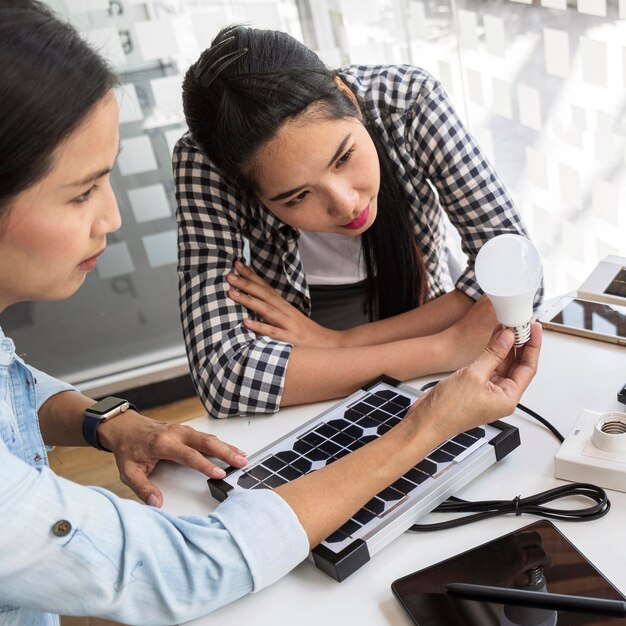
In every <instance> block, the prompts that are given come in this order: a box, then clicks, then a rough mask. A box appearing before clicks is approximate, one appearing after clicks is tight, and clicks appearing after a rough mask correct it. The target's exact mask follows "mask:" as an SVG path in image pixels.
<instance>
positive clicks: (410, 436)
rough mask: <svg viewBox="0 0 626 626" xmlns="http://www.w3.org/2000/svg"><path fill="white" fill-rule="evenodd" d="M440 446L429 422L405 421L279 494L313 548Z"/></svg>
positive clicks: (288, 485) (289, 484) (292, 483)
mask: <svg viewBox="0 0 626 626" xmlns="http://www.w3.org/2000/svg"><path fill="white" fill-rule="evenodd" d="M420 417H423V416H421V415H420ZM439 443H440V440H439V439H438V434H437V433H435V432H434V430H433V429H431V428H429V427H428V424H427V423H426V420H421V419H420V420H413V419H405V420H404V421H402V422H401V423H400V424H398V426H396V427H395V428H393V429H392V430H391V431H389V432H388V433H387V434H385V435H383V436H382V437H380V438H379V439H377V440H375V441H373V442H372V443H370V444H368V445H366V446H364V447H363V448H360V449H359V450H357V451H356V452H353V453H352V454H349V455H347V456H344V457H342V458H341V459H339V460H337V461H335V462H334V463H332V464H331V465H328V466H326V467H324V468H322V469H320V470H318V471H316V472H313V473H311V474H307V475H306V476H303V477H302V478H299V479H297V480H295V481H292V482H290V483H287V484H285V485H282V486H280V487H278V488H277V489H276V492H277V493H278V494H279V495H280V496H281V497H282V498H283V499H284V500H285V501H286V502H287V504H289V506H290V507H291V508H292V509H293V511H294V512H295V513H296V515H297V516H298V519H299V520H300V523H301V524H302V526H303V528H304V530H305V532H306V533H307V536H308V537H309V542H310V545H311V547H313V546H315V545H317V544H318V543H319V542H320V541H322V540H323V539H324V538H325V537H327V536H328V535H330V534H331V533H332V532H333V531H334V530H335V529H336V528H338V527H339V526H341V525H342V524H343V523H344V522H345V521H347V520H348V519H349V518H350V517H351V516H352V515H353V514H354V513H355V512H356V511H358V510H359V509H360V508H361V507H362V506H363V505H364V504H365V503H366V502H367V501H368V500H370V499H371V498H373V497H374V496H375V495H376V494H377V493H379V492H380V491H382V490H383V489H384V488H385V487H387V486H388V485H389V484H391V483H392V482H394V481H395V480H397V479H398V478H399V477H400V476H402V475H403V474H405V473H406V472H407V471H408V470H409V469H410V468H411V467H413V466H414V465H415V464H416V463H418V462H419V461H420V460H421V459H422V458H424V457H425V456H426V455H427V454H428V453H429V452H430V451H431V450H432V449H433V448H435V447H436V446H437V445H438V444H439ZM365 468H366V471H367V480H363V471H364V469H365Z"/></svg>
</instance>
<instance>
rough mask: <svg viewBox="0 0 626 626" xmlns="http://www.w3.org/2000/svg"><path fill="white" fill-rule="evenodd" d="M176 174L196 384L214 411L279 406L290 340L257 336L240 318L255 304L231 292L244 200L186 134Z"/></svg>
mask: <svg viewBox="0 0 626 626" xmlns="http://www.w3.org/2000/svg"><path fill="white" fill-rule="evenodd" d="M174 177H175V179H176V199H177V203H178V210H177V222H178V279H179V304H180V315H181V323H182V329H183V336H184V339H185V345H186V349H187V356H188V358H189V365H190V369H191V374H192V379H193V381H194V385H195V387H196V391H197V392H198V395H199V397H200V399H201V400H202V402H203V404H204V406H205V407H206V409H207V411H208V412H209V415H211V416H213V417H230V416H235V415H249V414H254V413H269V412H275V411H277V410H278V409H279V408H280V400H281V397H282V393H283V386H284V379H285V372H286V369H287V362H288V360H289V356H290V354H291V345H290V344H286V343H282V342H279V341H274V340H271V339H268V338H257V337H256V335H255V334H254V333H252V332H251V331H249V330H248V329H246V328H245V327H244V326H243V324H242V321H243V319H244V318H245V317H248V316H250V312H249V311H247V310H246V309H245V307H243V306H241V305H240V304H238V303H236V302H234V301H233V300H231V299H230V298H229V297H228V290H229V289H230V286H229V284H228V283H227V281H226V276H227V275H228V273H229V272H230V271H232V269H233V265H234V263H235V261H236V260H237V259H241V258H243V254H244V235H243V230H244V225H243V223H242V220H243V217H242V214H243V211H238V210H237V207H238V206H239V205H240V203H241V202H242V200H241V198H240V197H239V194H238V193H237V191H236V190H235V189H233V187H231V186H230V185H228V184H227V183H226V182H225V181H224V179H223V178H222V177H221V176H220V175H219V174H218V173H217V172H216V171H215V168H213V167H212V166H211V164H210V163H209V162H208V161H207V159H206V158H205V157H204V156H203V155H202V154H201V153H200V152H199V151H198V150H197V149H195V148H193V147H192V146H191V145H189V144H188V143H187V142H186V140H185V138H184V137H183V138H182V139H181V140H180V141H179V142H178V144H177V146H176V148H175V150H174Z"/></svg>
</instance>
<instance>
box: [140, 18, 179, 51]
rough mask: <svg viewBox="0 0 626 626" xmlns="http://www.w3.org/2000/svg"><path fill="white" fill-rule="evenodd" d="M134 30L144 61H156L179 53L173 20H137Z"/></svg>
mask: <svg viewBox="0 0 626 626" xmlns="http://www.w3.org/2000/svg"><path fill="white" fill-rule="evenodd" d="M133 32H134V34H135V40H136V41H137V45H138V46H139V51H140V53H141V57H142V58H143V59H144V61H156V60H158V59H163V58H167V57H172V56H176V55H177V54H178V44H177V43H176V33H175V32H174V27H173V26H172V21H171V20H169V19H167V18H163V19H160V20H150V21H146V22H135V24H134V25H133Z"/></svg>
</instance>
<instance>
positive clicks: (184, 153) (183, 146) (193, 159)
mask: <svg viewBox="0 0 626 626" xmlns="http://www.w3.org/2000/svg"><path fill="white" fill-rule="evenodd" d="M172 160H173V163H174V166H175V167H180V166H181V165H188V166H192V165H194V164H197V165H199V166H205V167H212V164H211V162H210V161H209V159H208V158H207V157H206V156H205V155H204V153H203V152H202V150H201V149H200V147H199V146H198V144H197V143H196V142H195V141H194V140H193V139H192V137H191V134H190V133H189V131H187V132H186V133H185V134H184V135H183V136H182V137H181V138H180V139H179V140H178V141H177V142H176V145H175V146H174V152H173V154H172Z"/></svg>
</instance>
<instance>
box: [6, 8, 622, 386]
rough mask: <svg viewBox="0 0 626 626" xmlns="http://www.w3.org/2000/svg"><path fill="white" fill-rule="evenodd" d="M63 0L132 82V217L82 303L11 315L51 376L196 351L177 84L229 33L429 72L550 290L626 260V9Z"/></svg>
mask: <svg viewBox="0 0 626 626" xmlns="http://www.w3.org/2000/svg"><path fill="white" fill-rule="evenodd" d="M50 2H51V4H52V5H53V6H54V8H56V9H59V6H61V7H62V8H64V9H65V10H66V12H67V16H68V19H70V21H72V23H74V24H75V25H76V26H77V28H79V30H80V31H81V32H83V33H84V35H85V37H86V38H87V39H89V40H90V41H92V42H93V43H94V44H95V45H96V46H98V48H99V49H101V50H102V52H103V54H105V55H106V56H107V58H109V59H110V61H111V63H112V64H113V65H114V66H115V68H116V69H117V71H118V72H119V73H120V77H121V82H122V87H121V88H120V89H119V90H118V91H117V96H118V101H119V102H120V107H121V108H120V123H121V127H120V137H121V143H122V148H123V150H122V153H121V154H120V157H119V161H118V164H117V166H116V167H115V169H114V171H113V174H112V183H113V186H114V189H115V192H116V196H117V199H118V203H119V205H120V210H121V213H122V218H123V222H124V223H123V226H122V229H121V230H120V231H119V232H118V233H115V234H113V235H112V236H111V237H110V247H109V250H108V251H107V252H106V253H105V255H103V257H102V258H101V259H100V261H99V265H98V270H97V271H96V272H94V273H92V274H91V275H90V276H89V277H88V278H87V281H86V283H85V285H84V287H83V289H81V290H80V291H79V292H78V293H77V294H76V295H75V296H74V297H73V298H71V299H70V300H69V301H67V302H60V303H38V304H24V305H18V306H16V307H11V308H9V309H8V310H7V311H6V312H5V313H3V327H4V328H5V331H6V332H7V333H8V334H10V335H12V336H13V337H14V338H15V340H16V343H17V344H18V350H19V351H20V352H26V353H28V354H29V355H30V357H31V361H32V362H33V363H34V364H35V365H38V366H40V367H42V368H43V369H47V370H49V371H50V372H51V373H54V374H57V375H61V376H65V375H68V374H69V375H72V377H73V378H74V379H75V380H80V379H81V375H82V374H81V372H84V371H92V370H93V368H95V367H99V366H102V369H103V370H106V369H107V368H108V370H110V371H115V368H116V367H118V363H119V362H120V361H124V360H128V359H131V360H132V359H135V360H141V358H144V357H145V359H146V361H147V362H150V360H154V359H155V358H156V357H154V354H156V353H157V352H158V351H159V350H166V351H168V350H169V351H170V352H172V351H174V352H176V351H178V353H179V354H181V355H182V354H184V349H183V346H182V339H181V331H180V327H179V316H178V304H177V297H178V296H177V286H176V285H177V277H176V258H175V254H176V247H175V228H176V226H175V221H174V211H175V200H174V186H173V180H172V171H171V152H172V150H173V147H174V144H175V143H176V141H177V140H178V138H179V137H180V136H181V135H182V134H183V133H184V132H185V125H184V120H183V118H182V115H181V110H180V102H181V100H180V93H179V89H180V81H181V77H182V76H183V75H184V72H185V70H186V68H187V67H188V66H189V64H190V63H191V62H192V61H193V60H195V59H196V58H197V56H198V54H199V52H200V51H201V50H202V49H203V48H204V47H206V46H207V45H208V43H209V40H210V39H211V38H212V37H213V36H214V35H215V33H216V32H217V31H218V30H219V28H220V27H222V26H224V25H227V24H231V23H242V22H243V23H249V24H251V25H253V26H261V27H270V28H280V29H282V30H285V31H287V32H289V33H290V34H291V35H293V36H294V37H296V38H297V39H299V40H301V41H304V42H305V43H306V44H307V45H309V46H310V47H312V48H313V49H314V50H317V51H318V52H319V54H320V56H321V57H322V58H323V59H324V61H325V62H326V63H328V64H329V65H330V66H331V67H342V66H346V65H348V64H351V63H380V64H384V63H409V64H413V65H417V66H420V67H423V68H424V69H426V70H427V71H429V72H431V73H432V74H434V75H435V76H436V77H437V78H438V79H439V80H440V81H441V82H442V84H443V86H444V87H445V89H446V90H447V91H448V92H449V94H450V96H451V99H452V101H453V103H454V105H455V107H456V108H457V111H458V113H459V115H460V116H461V117H462V119H463V120H464V122H465V123H466V125H467V126H468V127H469V129H470V130H471V131H472V133H473V134H474V136H475V137H476V138H477V140H478V141H479V143H480V144H481V145H482V147H483V150H484V152H485V153H486V154H487V155H488V156H489V158H490V159H491V160H492V161H493V163H494V166H495V168H496V170H497V172H498V174H499V175H500V177H501V178H502V180H503V181H504V183H505V184H506V186H507V187H508V189H509V190H510V191H511V193H512V195H513V197H514V198H515V199H516V202H517V205H518V208H519V210H520V212H521V213H522V215H523V217H524V220H525V221H526V223H527V225H528V227H529V229H530V231H531V234H532V236H533V238H534V239H535V240H536V242H537V244H538V246H539V248H540V252H541V254H542V256H543V259H544V264H545V268H546V272H545V276H546V289H547V294H548V295H555V294H557V293H562V292H563V291H565V290H567V289H570V288H571V287H572V286H576V284H577V282H578V283H580V282H581V281H582V280H583V279H584V278H585V276H586V275H587V274H588V273H589V272H590V270H591V268H592V267H593V266H594V265H595V264H596V263H597V262H598V261H599V260H600V258H602V256H603V255H606V254H621V255H626V211H625V210H624V201H625V196H624V188H625V186H626V122H625V121H624V119H625V118H624V114H623V111H624V110H626V44H625V43H624V42H626V0H611V2H607V1H606V0H576V1H574V2H569V3H568V2H567V1H566V0H428V1H426V0H367V1H364V0H325V1H324V2H317V1H316V0H276V1H273V2H272V1H265V0H238V1H237V2H228V1H227V0H177V1H176V2H141V1H140V0H116V2H115V3H112V2H109V1H108V0H106V1H105V0H81V1H80V2H78V1H76V0H54V1H53V0H50ZM113 4H115V6H114V7H113V6H112V5H113ZM93 320H98V324H97V325H95V324H94V323H93ZM98 333H100V334H98Z"/></svg>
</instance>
